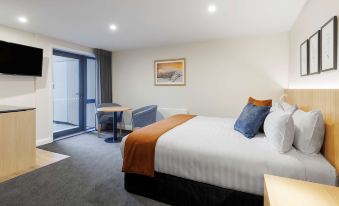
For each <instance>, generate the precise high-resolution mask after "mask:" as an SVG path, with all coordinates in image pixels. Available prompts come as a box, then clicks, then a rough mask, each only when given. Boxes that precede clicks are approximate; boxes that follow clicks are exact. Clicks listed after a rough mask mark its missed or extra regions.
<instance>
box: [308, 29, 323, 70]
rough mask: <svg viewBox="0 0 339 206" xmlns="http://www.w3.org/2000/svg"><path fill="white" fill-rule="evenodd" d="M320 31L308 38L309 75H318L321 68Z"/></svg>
mask: <svg viewBox="0 0 339 206" xmlns="http://www.w3.org/2000/svg"><path fill="white" fill-rule="evenodd" d="M320 46H321V44H320V31H317V32H316V33H314V34H313V35H312V36H311V37H310V38H309V74H319V73H320V67H321V55H320Z"/></svg>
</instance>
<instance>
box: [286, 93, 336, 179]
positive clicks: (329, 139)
mask: <svg viewBox="0 0 339 206" xmlns="http://www.w3.org/2000/svg"><path fill="white" fill-rule="evenodd" d="M285 94H286V95H287V97H286V101H287V102H288V103H290V104H296V105H298V107H299V108H300V109H301V110H304V111H310V110H313V109H320V110H321V112H322V114H323V116H324V121H325V128H326V132H325V140H324V145H323V149H322V153H323V155H324V156H325V157H326V159H327V160H328V161H329V162H330V163H331V164H332V165H333V166H334V167H335V168H336V169H337V173H338V172H339V89H286V90H285Z"/></svg>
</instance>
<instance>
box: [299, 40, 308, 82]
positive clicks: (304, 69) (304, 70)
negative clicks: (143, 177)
mask: <svg viewBox="0 0 339 206" xmlns="http://www.w3.org/2000/svg"><path fill="white" fill-rule="evenodd" d="M308 42H309V41H308V40H306V41H304V42H303V43H302V44H301V45H300V76H307V75H308V71H309V70H308V69H309V46H308Z"/></svg>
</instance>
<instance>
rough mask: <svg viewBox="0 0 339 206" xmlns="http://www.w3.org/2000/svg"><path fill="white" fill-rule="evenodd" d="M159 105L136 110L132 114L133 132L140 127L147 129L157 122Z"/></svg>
mask: <svg viewBox="0 0 339 206" xmlns="http://www.w3.org/2000/svg"><path fill="white" fill-rule="evenodd" d="M157 108H158V106H157V105H149V106H146V107H142V108H139V109H136V110H134V111H133V112H132V127H133V130H134V129H136V128H139V127H145V126H147V125H150V124H152V123H154V122H156V116H157Z"/></svg>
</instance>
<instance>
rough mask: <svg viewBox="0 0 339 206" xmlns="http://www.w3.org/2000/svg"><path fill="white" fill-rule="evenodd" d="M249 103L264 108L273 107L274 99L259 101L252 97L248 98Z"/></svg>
mask: <svg viewBox="0 0 339 206" xmlns="http://www.w3.org/2000/svg"><path fill="white" fill-rule="evenodd" d="M248 103H251V104H253V105H255V106H258V107H262V106H269V107H271V106H272V99H267V100H257V99H254V98H252V97H249V98H248Z"/></svg>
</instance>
